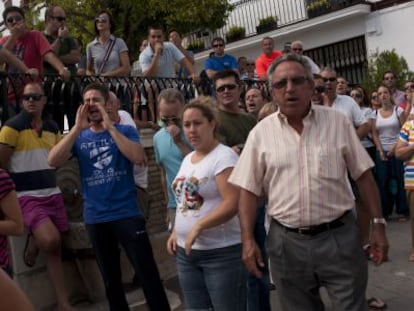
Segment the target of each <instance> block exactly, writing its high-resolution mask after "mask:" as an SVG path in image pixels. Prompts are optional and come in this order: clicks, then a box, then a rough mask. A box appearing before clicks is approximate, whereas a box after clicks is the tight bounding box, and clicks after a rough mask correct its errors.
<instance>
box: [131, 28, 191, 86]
mask: <svg viewBox="0 0 414 311" xmlns="http://www.w3.org/2000/svg"><path fill="white" fill-rule="evenodd" d="M148 40H149V45H148V46H147V47H146V48H145V50H144V51H142V53H141V54H140V56H139V63H140V65H141V67H142V73H143V75H144V76H145V77H160V78H175V77H176V72H175V64H176V63H180V64H181V65H182V66H184V67H185V68H186V69H187V71H188V73H189V76H190V77H191V78H192V79H193V80H198V76H197V75H196V74H195V72H194V68H193V66H192V65H191V63H190V62H189V60H188V59H187V58H186V57H185V56H184V54H183V53H182V52H181V51H180V50H179V49H178V48H177V47H176V46H175V45H174V44H173V43H171V42H164V32H163V30H162V29H161V27H158V26H150V27H149V31H148Z"/></svg>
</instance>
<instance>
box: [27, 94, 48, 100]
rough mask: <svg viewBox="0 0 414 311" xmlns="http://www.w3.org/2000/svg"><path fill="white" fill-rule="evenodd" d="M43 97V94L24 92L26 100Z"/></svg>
mask: <svg viewBox="0 0 414 311" xmlns="http://www.w3.org/2000/svg"><path fill="white" fill-rule="evenodd" d="M42 97H43V94H36V93H33V94H23V99H24V100H30V99H33V100H34V101H38V100H40V99H41V98H42Z"/></svg>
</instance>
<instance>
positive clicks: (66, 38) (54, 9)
mask: <svg viewBox="0 0 414 311" xmlns="http://www.w3.org/2000/svg"><path fill="white" fill-rule="evenodd" d="M65 22H66V13H65V11H64V10H63V8H61V7H60V6H51V7H49V8H47V9H46V11H45V30H44V32H43V34H44V35H45V37H46V39H47V41H49V43H50V45H51V46H52V48H53V51H54V52H55V54H56V55H57V57H58V58H59V59H60V61H61V62H62V63H63V64H64V65H65V66H66V68H68V69H69V71H70V73H71V75H72V76H74V75H76V71H77V68H76V64H77V63H79V61H80V58H81V52H80V51H79V49H78V45H77V43H76V41H75V40H74V39H73V38H72V37H71V36H70V35H69V29H68V28H67V27H66V24H65ZM44 69H45V73H46V74H51V73H52V74H53V73H56V70H55V69H54V68H53V67H52V66H51V65H50V64H49V63H47V62H45V63H44Z"/></svg>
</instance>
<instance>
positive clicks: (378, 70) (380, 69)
mask: <svg viewBox="0 0 414 311" xmlns="http://www.w3.org/2000/svg"><path fill="white" fill-rule="evenodd" d="M386 71H392V72H394V73H395V74H396V76H397V79H398V80H397V88H398V89H402V88H403V85H404V82H405V81H406V80H410V79H413V77H414V73H413V72H412V71H410V70H409V68H408V64H407V61H406V60H405V58H404V57H403V56H399V55H398V54H397V53H396V52H395V49H392V50H391V51H382V52H379V51H378V49H377V50H376V51H375V52H374V53H372V54H371V55H370V57H369V61H368V66H367V68H366V70H365V78H364V81H363V82H362V85H363V87H364V88H365V89H366V90H368V91H369V92H372V91H374V90H376V89H377V88H378V86H380V85H381V84H382V76H383V75H384V73H385V72H386Z"/></svg>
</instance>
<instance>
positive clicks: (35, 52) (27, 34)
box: [0, 6, 70, 113]
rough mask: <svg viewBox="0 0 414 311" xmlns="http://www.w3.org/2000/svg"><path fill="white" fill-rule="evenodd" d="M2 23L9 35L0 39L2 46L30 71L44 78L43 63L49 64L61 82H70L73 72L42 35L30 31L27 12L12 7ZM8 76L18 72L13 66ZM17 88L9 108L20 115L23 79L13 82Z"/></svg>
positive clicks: (10, 97)
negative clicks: (66, 66) (30, 69)
mask: <svg viewBox="0 0 414 311" xmlns="http://www.w3.org/2000/svg"><path fill="white" fill-rule="evenodd" d="M3 21H4V23H5V25H6V27H7V29H8V30H9V32H10V35H8V36H4V37H2V38H1V39H0V44H2V45H3V46H4V47H5V48H7V49H9V50H10V51H11V52H12V53H13V54H14V55H15V56H16V57H17V58H19V59H20V60H22V61H23V63H25V65H26V66H27V67H29V68H36V69H37V70H38V72H39V74H40V75H42V74H43V61H46V62H48V63H49V64H50V65H52V66H53V68H54V69H56V71H57V72H58V74H59V75H60V76H61V78H62V79H64V80H68V79H69V77H70V72H69V71H68V70H67V69H66V68H65V66H64V65H63V64H62V62H61V61H60V60H59V59H58V58H57V56H56V55H55V53H54V52H53V49H52V47H51V46H50V44H49V43H48V42H47V40H46V38H45V37H44V36H43V34H42V33H41V32H39V31H37V30H27V29H26V25H25V17H24V12H23V10H22V9H21V8H19V7H15V6H10V7H8V8H6V9H5V10H4V11H3ZM6 70H7V73H8V74H9V75H13V74H16V73H17V72H18V70H16V68H14V67H13V66H9V65H8V66H6ZM13 83H14V87H10V88H9V90H8V91H9V95H8V104H9V105H10V106H11V107H13V108H14V113H17V112H18V111H19V106H18V105H17V102H18V97H19V96H21V94H22V92H23V87H24V83H22V81H21V80H20V79H14V80H13Z"/></svg>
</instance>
